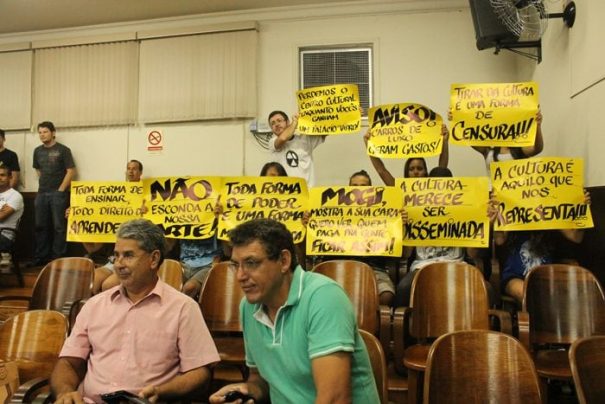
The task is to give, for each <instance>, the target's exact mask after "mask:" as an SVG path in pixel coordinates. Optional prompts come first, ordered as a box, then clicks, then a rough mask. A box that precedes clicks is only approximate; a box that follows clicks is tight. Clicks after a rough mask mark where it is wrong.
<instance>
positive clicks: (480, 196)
mask: <svg viewBox="0 0 605 404" xmlns="http://www.w3.org/2000/svg"><path fill="white" fill-rule="evenodd" d="M396 186H399V187H401V189H402V191H403V205H404V209H405V210H406V212H407V213H408V221H407V223H404V236H403V244H404V245H411V246H433V247H434V246H439V247H488V246H489V218H488V216H487V204H488V198H489V192H488V184H487V177H452V178H397V180H396Z"/></svg>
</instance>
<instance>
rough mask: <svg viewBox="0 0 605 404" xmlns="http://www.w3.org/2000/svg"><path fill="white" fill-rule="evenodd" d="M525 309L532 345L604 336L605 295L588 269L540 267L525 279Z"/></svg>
mask: <svg viewBox="0 0 605 404" xmlns="http://www.w3.org/2000/svg"><path fill="white" fill-rule="evenodd" d="M523 310H524V311H526V312H527V313H529V327H530V328H529V339H530V340H529V342H530V344H571V343H572V342H573V341H575V340H576V339H578V338H582V337H589V336H591V335H598V334H605V296H604V295H603V289H602V288H601V285H600V284H599V282H598V280H597V279H596V277H595V276H594V275H593V274H592V273H591V272H590V271H589V270H587V269H585V268H582V267H579V266H574V265H565V264H550V265H539V266H537V267H535V268H533V269H532V270H531V271H530V272H529V273H528V274H527V276H526V278H525V294H524V299H523Z"/></svg>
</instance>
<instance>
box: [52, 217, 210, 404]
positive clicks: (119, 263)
mask: <svg viewBox="0 0 605 404" xmlns="http://www.w3.org/2000/svg"><path fill="white" fill-rule="evenodd" d="M116 236H117V241H116V245H115V249H114V257H115V258H114V268H115V271H116V273H117V274H118V277H119V278H120V285H119V286H116V287H114V288H112V289H109V290H107V291H105V292H103V293H101V294H99V295H96V296H94V297H92V298H90V300H88V302H87V303H86V304H85V305H84V307H83V308H82V311H81V312H80V313H79V315H78V317H77V320H76V323H75V326H74V328H73V330H72V333H71V335H70V336H69V337H68V339H67V340H66V341H65V344H64V345H63V349H62V351H61V354H60V358H59V360H58V362H57V364H56V366H55V369H54V371H53V374H52V376H51V388H52V390H53V393H54V395H55V397H56V402H57V403H65V404H67V403H81V402H83V399H85V400H86V401H88V402H90V400H92V401H94V402H100V395H101V394H106V393H110V392H114V391H118V390H126V391H129V392H131V393H134V394H136V395H138V396H139V397H141V398H146V399H148V400H149V401H151V402H157V401H158V400H159V401H163V402H165V401H169V400H177V399H180V398H182V397H184V396H187V395H188V394H189V393H191V392H193V391H196V390H197V389H199V388H200V387H201V386H203V385H204V384H205V383H206V382H208V381H209V380H210V370H209V369H208V366H209V365H210V364H211V363H213V362H218V361H219V356H218V353H217V350H216V347H215V345H214V342H213V341H212V338H211V336H210V333H209V331H208V328H207V327H206V324H205V322H204V319H203V318H202V314H201V311H200V308H199V306H198V305H197V303H196V302H195V301H194V300H192V299H191V298H189V297H188V296H186V295H184V294H182V293H181V292H178V291H177V290H175V289H174V288H172V287H171V286H168V285H166V284H165V283H164V282H162V281H161V280H159V279H158V275H157V272H158V269H159V267H160V264H161V263H162V260H163V259H164V253H165V240H164V235H163V233H162V231H161V230H160V229H159V228H158V227H157V226H156V225H154V224H153V223H151V222H150V221H148V220H144V219H136V220H131V221H129V222H126V223H123V224H122V225H121V226H120V228H119V229H118V232H117V234H116Z"/></svg>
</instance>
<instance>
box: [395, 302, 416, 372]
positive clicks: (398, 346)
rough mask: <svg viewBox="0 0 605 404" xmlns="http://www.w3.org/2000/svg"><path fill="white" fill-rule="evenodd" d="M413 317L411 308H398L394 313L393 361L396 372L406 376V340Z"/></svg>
mask: <svg viewBox="0 0 605 404" xmlns="http://www.w3.org/2000/svg"><path fill="white" fill-rule="evenodd" d="M411 315H412V308H411V307H397V308H396V309H395V311H394V312H393V361H394V364H395V370H396V371H397V373H398V374H400V375H405V374H406V368H405V366H404V365H403V355H404V353H405V348H406V339H407V338H408V336H409V329H410V327H409V323H410V316H411Z"/></svg>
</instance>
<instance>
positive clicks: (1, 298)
mask: <svg viewBox="0 0 605 404" xmlns="http://www.w3.org/2000/svg"><path fill="white" fill-rule="evenodd" d="M7 300H20V301H24V302H27V303H28V304H29V302H30V301H31V300H32V298H31V296H6V295H3V296H0V303H1V302H5V301H7Z"/></svg>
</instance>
